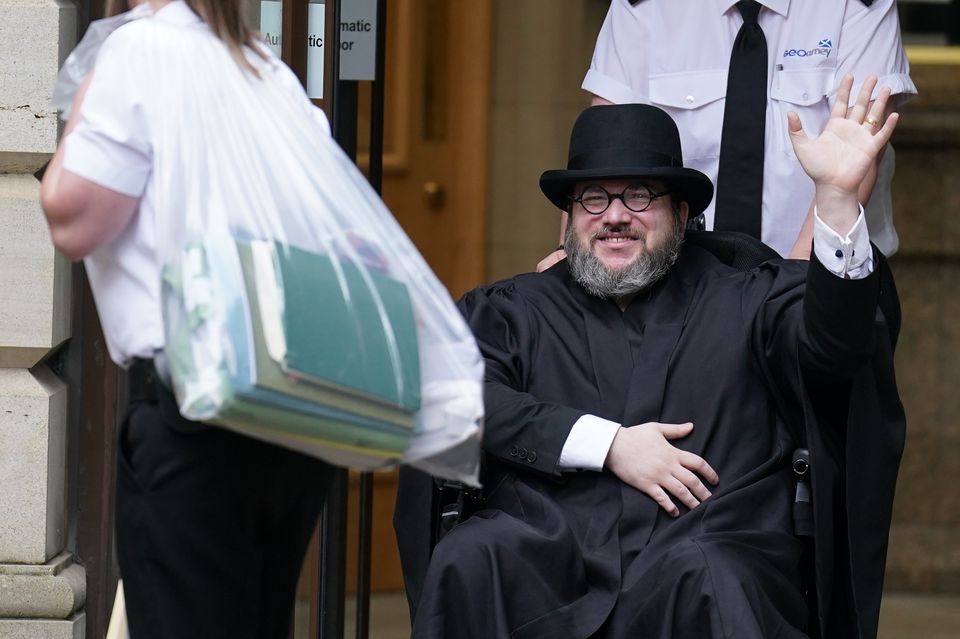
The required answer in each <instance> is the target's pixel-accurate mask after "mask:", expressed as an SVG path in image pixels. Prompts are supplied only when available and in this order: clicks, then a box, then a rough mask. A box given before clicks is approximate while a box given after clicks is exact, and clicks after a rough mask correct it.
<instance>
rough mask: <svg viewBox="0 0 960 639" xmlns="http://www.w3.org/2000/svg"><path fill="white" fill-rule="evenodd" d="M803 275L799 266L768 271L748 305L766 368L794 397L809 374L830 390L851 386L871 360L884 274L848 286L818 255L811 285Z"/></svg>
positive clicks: (758, 277) (750, 291)
mask: <svg viewBox="0 0 960 639" xmlns="http://www.w3.org/2000/svg"><path fill="white" fill-rule="evenodd" d="M874 250H875V249H874ZM802 275H803V272H802V266H801V265H798V264H797V263H796V262H793V263H791V262H784V263H782V264H780V265H778V266H771V267H769V268H763V267H762V268H761V269H758V271H757V272H755V273H754V274H752V275H749V276H748V277H751V278H752V281H751V282H750V283H749V285H748V286H747V287H746V288H745V293H744V298H743V304H742V312H743V313H744V314H745V316H746V317H745V319H746V321H747V324H748V325H751V326H752V331H753V335H752V338H751V339H752V343H753V344H754V350H755V352H756V353H757V355H758V356H759V360H760V365H761V368H763V369H766V370H765V372H766V373H767V374H768V375H770V376H771V377H772V378H773V381H774V383H776V384H777V385H778V386H779V387H780V388H781V390H783V391H787V392H789V393H790V394H791V395H793V396H794V397H796V396H797V390H798V384H799V382H800V380H799V378H798V375H799V374H801V373H802V374H803V376H804V377H805V378H806V380H807V381H810V380H815V381H817V382H818V383H822V384H824V385H830V384H834V383H838V382H843V381H846V380H849V379H850V378H852V377H853V375H854V373H856V372H857V371H858V370H860V369H861V368H862V367H863V366H864V365H865V364H866V363H867V362H868V361H869V359H870V357H871V355H872V354H873V351H874V346H875V344H874V339H875V333H874V331H873V327H874V320H875V317H876V314H877V304H878V299H879V291H880V287H879V276H878V273H877V271H876V269H875V270H874V272H873V273H871V274H870V275H868V276H867V277H865V278H862V279H856V280H852V279H844V278H841V277H838V276H837V275H835V274H833V273H831V272H830V271H828V270H827V268H826V267H824V266H823V265H822V264H821V263H820V262H819V261H818V260H817V258H816V255H811V257H810V262H809V265H808V266H807V269H806V284H805V285H804V284H803V283H802ZM798 276H799V279H798ZM798 365H799V367H798Z"/></svg>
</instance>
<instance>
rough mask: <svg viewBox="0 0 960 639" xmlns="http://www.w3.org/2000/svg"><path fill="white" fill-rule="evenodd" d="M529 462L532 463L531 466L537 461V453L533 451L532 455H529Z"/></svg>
mask: <svg viewBox="0 0 960 639" xmlns="http://www.w3.org/2000/svg"><path fill="white" fill-rule="evenodd" d="M527 461H528V462H530V463H531V464H532V463H533V462H535V461H537V451H535V450H531V451H530V454H529V455H527Z"/></svg>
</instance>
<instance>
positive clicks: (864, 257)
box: [813, 206, 873, 280]
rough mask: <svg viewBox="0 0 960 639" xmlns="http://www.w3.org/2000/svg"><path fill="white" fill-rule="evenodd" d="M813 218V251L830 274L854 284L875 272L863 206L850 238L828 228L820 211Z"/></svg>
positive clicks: (814, 213)
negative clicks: (854, 281) (853, 281)
mask: <svg viewBox="0 0 960 639" xmlns="http://www.w3.org/2000/svg"><path fill="white" fill-rule="evenodd" d="M813 217H814V222H813V251H814V253H816V255H817V259H818V260H820V263H821V264H823V265H824V266H825V267H826V268H827V270H828V271H830V272H831V273H833V274H834V275H836V276H837V277H842V278H845V279H850V280H859V279H863V278H865V277H866V276H868V275H870V273H872V272H873V249H872V248H871V246H870V233H869V232H868V231H867V223H866V222H865V221H864V219H863V207H862V206H861V207H860V216H859V217H858V218H857V221H856V222H855V223H854V225H853V228H851V229H850V231H849V232H848V233H847V235H846V237H841V236H840V234H839V233H837V232H836V231H834V230H833V229H832V228H830V227H829V226H827V224H826V222H824V221H823V220H821V219H820V214H819V213H817V210H816V208H814V211H813Z"/></svg>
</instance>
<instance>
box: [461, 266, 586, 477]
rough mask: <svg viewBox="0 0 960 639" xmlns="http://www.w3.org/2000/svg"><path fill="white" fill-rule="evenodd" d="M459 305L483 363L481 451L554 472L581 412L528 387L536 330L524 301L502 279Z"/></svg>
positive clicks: (557, 471)
mask: <svg viewBox="0 0 960 639" xmlns="http://www.w3.org/2000/svg"><path fill="white" fill-rule="evenodd" d="M458 306H459V308H460V311H461V312H462V313H463V315H464V317H465V318H466V319H467V323H468V324H469V325H470V328H471V329H472V330H473V333H474V336H475V337H476V340H477V345H478V346H479V347H480V352H481V354H482V355H483V358H484V361H485V363H486V371H485V375H484V404H485V409H486V418H485V420H484V434H483V447H484V451H485V452H486V453H487V454H488V455H490V456H492V457H494V458H495V459H497V460H499V461H501V462H504V463H506V464H509V465H511V466H514V467H518V468H520V469H522V470H526V471H530V472H534V473H538V474H543V475H549V476H559V475H560V469H559V467H558V466H557V462H558V461H559V458H560V452H561V451H562V449H563V445H564V443H565V442H566V439H567V436H568V435H569V434H570V429H571V428H572V427H573V424H574V423H576V421H577V420H578V419H579V418H580V417H582V416H583V415H584V414H585V412H584V411H582V410H577V409H574V408H571V407H569V406H564V405H561V404H558V403H553V402H547V401H541V400H539V399H538V398H537V397H535V396H533V395H532V394H530V393H529V392H527V389H528V379H529V376H530V375H531V373H532V371H531V367H532V365H533V348H534V344H535V341H536V339H537V334H536V333H537V331H536V328H535V327H534V326H533V325H532V322H531V315H530V313H529V312H528V309H527V302H526V300H524V298H523V295H522V294H521V293H520V292H519V291H518V290H517V289H516V287H515V286H513V285H511V284H510V283H509V282H507V283H504V284H498V285H493V286H490V287H485V288H479V289H476V290H474V291H471V292H470V293H467V295H465V296H464V297H463V298H462V299H461V300H460V302H459V304H458Z"/></svg>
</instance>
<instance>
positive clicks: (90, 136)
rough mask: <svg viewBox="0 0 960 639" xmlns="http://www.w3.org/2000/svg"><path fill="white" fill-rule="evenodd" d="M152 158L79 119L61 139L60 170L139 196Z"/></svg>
mask: <svg viewBox="0 0 960 639" xmlns="http://www.w3.org/2000/svg"><path fill="white" fill-rule="evenodd" d="M152 168H153V165H152V159H151V158H149V157H147V156H145V155H144V154H143V153H140V152H139V151H137V150H135V149H134V148H133V147H131V146H127V145H125V144H123V143H121V142H118V141H116V140H113V139H111V138H110V137H108V136H106V135H102V134H99V133H97V132H95V131H93V130H92V129H91V128H89V127H88V126H86V123H85V122H83V121H81V122H79V123H78V124H77V128H76V129H74V130H73V132H72V133H70V134H69V135H67V136H66V137H65V138H64V140H63V169H64V170H65V171H70V172H71V173H73V174H75V175H79V176H80V177H82V178H84V179H86V180H89V181H91V182H93V183H94V184H98V185H100V186H102V187H105V188H108V189H110V190H111V191H116V192H117V193H122V194H124V195H129V196H130V197H140V196H141V195H143V192H144V190H145V189H146V186H147V180H149V179H150V173H151V171H152Z"/></svg>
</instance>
